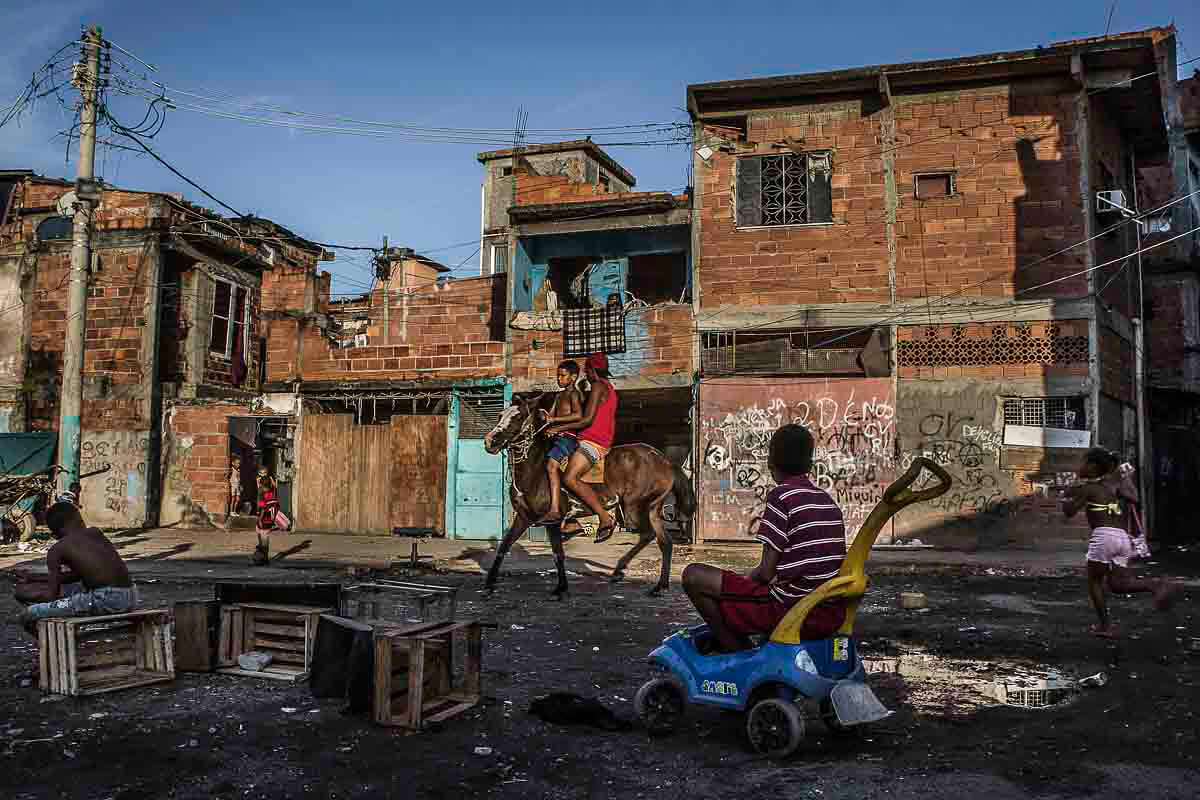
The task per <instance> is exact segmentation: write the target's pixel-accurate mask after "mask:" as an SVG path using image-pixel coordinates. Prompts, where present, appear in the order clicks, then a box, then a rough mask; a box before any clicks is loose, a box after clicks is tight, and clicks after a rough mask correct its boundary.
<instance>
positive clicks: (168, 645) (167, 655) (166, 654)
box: [158, 625, 175, 680]
mask: <svg viewBox="0 0 1200 800" xmlns="http://www.w3.org/2000/svg"><path fill="white" fill-rule="evenodd" d="M158 630H159V633H160V634H161V635H162V657H163V670H164V671H165V672H166V673H167V674H168V675H170V676H171V678H172V680H173V679H174V678H175V644H174V642H172V641H171V640H172V636H171V629H170V628H168V627H167V626H166V625H160V626H158Z"/></svg>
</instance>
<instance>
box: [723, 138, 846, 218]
mask: <svg viewBox="0 0 1200 800" xmlns="http://www.w3.org/2000/svg"><path fill="white" fill-rule="evenodd" d="M737 169H738V175H737V224H738V226H739V227H754V226H758V225H805V224H809V223H814V222H831V221H832V220H833V207H832V189H831V178H832V172H833V168H832V158H831V156H830V154H829V153H781V154H778V155H772V156H751V157H747V158H741V159H739V160H738V165H737Z"/></svg>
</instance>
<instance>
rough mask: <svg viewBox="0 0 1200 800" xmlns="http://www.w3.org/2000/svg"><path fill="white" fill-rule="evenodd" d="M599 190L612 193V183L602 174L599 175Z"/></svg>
mask: <svg viewBox="0 0 1200 800" xmlns="http://www.w3.org/2000/svg"><path fill="white" fill-rule="evenodd" d="M600 188H601V189H603V190H604V191H606V192H611V191H612V181H611V180H610V179H609V177H608V176H607V175H605V174H604V173H603V172H601V173H600Z"/></svg>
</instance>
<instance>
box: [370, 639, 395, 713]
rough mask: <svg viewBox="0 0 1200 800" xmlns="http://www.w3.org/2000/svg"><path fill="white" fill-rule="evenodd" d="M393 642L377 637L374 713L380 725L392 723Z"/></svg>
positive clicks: (372, 704)
mask: <svg viewBox="0 0 1200 800" xmlns="http://www.w3.org/2000/svg"><path fill="white" fill-rule="evenodd" d="M391 685H392V642H391V640H390V639H388V638H386V637H382V636H376V637H375V686H374V689H375V692H374V698H373V702H372V703H371V706H372V713H373V715H374V717H375V721H376V722H377V723H379V724H380V725H391V724H392V694H391Z"/></svg>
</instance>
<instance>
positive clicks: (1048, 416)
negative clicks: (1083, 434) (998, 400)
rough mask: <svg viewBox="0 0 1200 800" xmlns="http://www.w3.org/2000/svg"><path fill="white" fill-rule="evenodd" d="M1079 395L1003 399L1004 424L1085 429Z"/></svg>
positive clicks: (1085, 421) (1081, 401) (1085, 424)
mask: <svg viewBox="0 0 1200 800" xmlns="http://www.w3.org/2000/svg"><path fill="white" fill-rule="evenodd" d="M1083 408H1084V406H1083V398H1081V397H1012V398H1009V399H1007V400H1005V401H1004V424H1005V425H1028V426H1032V427H1035V428H1066V429H1068V430H1085V429H1086V428H1087V420H1085V419H1084V413H1083Z"/></svg>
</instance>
